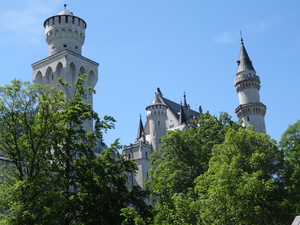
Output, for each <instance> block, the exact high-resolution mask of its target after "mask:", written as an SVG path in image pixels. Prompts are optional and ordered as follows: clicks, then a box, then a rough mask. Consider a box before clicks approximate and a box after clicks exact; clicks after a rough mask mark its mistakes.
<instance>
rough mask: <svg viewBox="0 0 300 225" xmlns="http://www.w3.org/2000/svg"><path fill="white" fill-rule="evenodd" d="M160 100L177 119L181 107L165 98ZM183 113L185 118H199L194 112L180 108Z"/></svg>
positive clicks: (197, 113)
mask: <svg viewBox="0 0 300 225" xmlns="http://www.w3.org/2000/svg"><path fill="white" fill-rule="evenodd" d="M161 99H162V100H163V102H164V104H165V105H166V106H168V108H169V109H170V110H171V112H172V113H173V114H174V115H175V116H176V117H177V118H178V119H179V115H178V114H179V112H180V107H181V105H180V104H178V103H176V102H173V101H171V100H169V99H167V98H164V97H161ZM182 109H183V112H184V114H185V115H186V116H191V117H198V116H199V112H196V111H194V110H191V109H189V107H182Z"/></svg>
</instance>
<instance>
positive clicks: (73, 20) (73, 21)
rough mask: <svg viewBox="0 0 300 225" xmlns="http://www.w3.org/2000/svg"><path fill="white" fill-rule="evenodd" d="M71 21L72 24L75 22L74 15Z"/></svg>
mask: <svg viewBox="0 0 300 225" xmlns="http://www.w3.org/2000/svg"><path fill="white" fill-rule="evenodd" d="M72 23H73V24H74V23H75V17H74V16H73V17H72Z"/></svg>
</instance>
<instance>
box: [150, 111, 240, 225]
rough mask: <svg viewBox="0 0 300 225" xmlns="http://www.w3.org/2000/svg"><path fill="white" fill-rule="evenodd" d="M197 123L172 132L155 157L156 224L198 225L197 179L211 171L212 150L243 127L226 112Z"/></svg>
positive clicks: (153, 184)
mask: <svg viewBox="0 0 300 225" xmlns="http://www.w3.org/2000/svg"><path fill="white" fill-rule="evenodd" d="M195 124H196V125H197V126H195V127H191V128H190V129H187V130H185V131H179V130H175V131H170V132H168V133H167V135H166V136H165V137H163V139H162V145H161V146H160V148H159V150H158V151H157V152H154V153H152V155H151V170H150V178H151V179H149V180H148V183H147V187H149V188H150V189H151V195H152V199H153V200H154V201H155V210H156V212H157V214H156V216H155V221H156V223H162V221H164V222H166V223H169V224H194V223H195V221H196V213H195V212H194V210H193V208H191V207H192V205H193V204H194V203H193V202H194V201H195V199H197V196H196V195H195V194H194V187H195V183H194V180H195V178H197V177H198V176H199V175H200V174H203V173H204V172H205V171H206V170H207V169H208V161H209V159H210V157H211V151H212V148H213V146H214V145H215V144H220V143H222V142H223V141H224V137H225V134H226V132H227V130H228V128H229V127H234V128H238V127H239V125H238V124H236V123H234V122H232V121H231V119H230V117H229V116H228V114H226V113H221V115H220V117H219V118H216V117H215V116H211V115H210V114H209V113H205V114H202V115H201V116H200V118H199V120H198V121H195Z"/></svg>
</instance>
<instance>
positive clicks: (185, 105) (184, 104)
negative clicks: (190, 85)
mask: <svg viewBox="0 0 300 225" xmlns="http://www.w3.org/2000/svg"><path fill="white" fill-rule="evenodd" d="M183 106H184V107H187V106H188V105H187V103H186V94H185V91H184V92H183Z"/></svg>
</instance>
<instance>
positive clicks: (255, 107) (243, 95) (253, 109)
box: [234, 38, 266, 133]
mask: <svg viewBox="0 0 300 225" xmlns="http://www.w3.org/2000/svg"><path fill="white" fill-rule="evenodd" d="M237 63H238V70H237V73H236V76H237V77H236V79H235V80H234V86H235V88H236V91H237V93H238V96H239V102H240V105H239V106H238V107H237V108H236V109H235V113H236V115H237V117H238V118H239V119H240V120H242V123H243V126H249V125H252V126H253V127H254V130H255V131H256V132H260V133H266V126H265V114H266V106H265V105H264V104H263V103H261V102H260V97H259V90H260V79H259V76H257V75H256V72H255V70H254V67H253V65H252V61H251V60H250V58H249V56H248V53H247V51H246V48H245V46H244V41H243V38H241V49H240V58H239V60H238V61H237Z"/></svg>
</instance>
